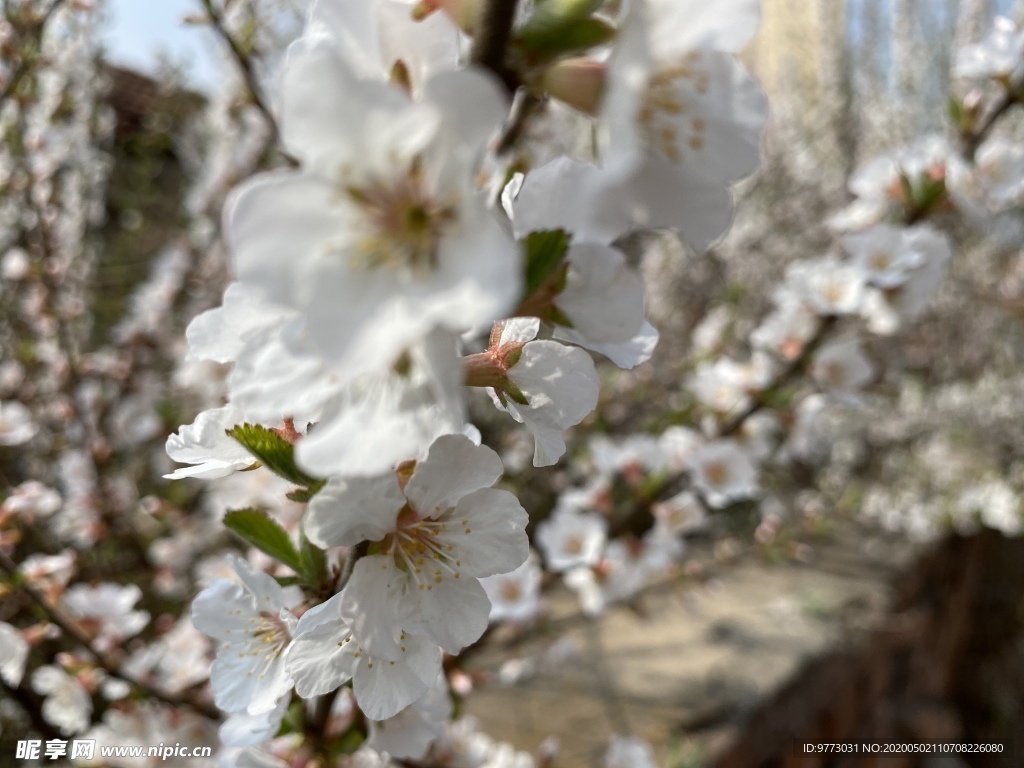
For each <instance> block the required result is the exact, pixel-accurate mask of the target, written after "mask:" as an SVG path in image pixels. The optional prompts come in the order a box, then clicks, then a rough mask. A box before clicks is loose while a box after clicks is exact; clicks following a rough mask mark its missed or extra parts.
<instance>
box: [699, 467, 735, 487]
mask: <svg viewBox="0 0 1024 768" xmlns="http://www.w3.org/2000/svg"><path fill="white" fill-rule="evenodd" d="M704 477H706V478H707V479H708V482H709V483H711V484H712V485H723V484H724V483H725V481H726V480H728V479H729V467H728V466H727V465H726V463H725V462H724V461H709V462H708V463H707V464H705V465H704Z"/></svg>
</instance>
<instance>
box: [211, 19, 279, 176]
mask: <svg viewBox="0 0 1024 768" xmlns="http://www.w3.org/2000/svg"><path fill="white" fill-rule="evenodd" d="M200 2H201V3H202V5H203V10H205V11H206V15H207V16H209V18H210V24H211V25H212V26H213V28H214V30H215V31H216V32H217V35H218V36H219V37H220V39H221V40H223V41H224V43H225V44H226V45H227V46H228V48H229V49H230V51H231V55H232V57H233V58H234V59H235V63H236V64H237V65H238V69H239V70H240V71H241V73H242V78H243V79H244V80H245V85H246V88H248V89H249V93H250V95H251V96H252V100H253V103H254V104H255V105H256V107H257V109H259V111H260V112H261V113H262V114H263V119H264V120H266V122H267V125H268V126H269V127H270V132H271V134H272V135H273V137H274V141H275V143H276V144H277V145H278V146H279V147H280V146H281V131H280V129H279V128H278V125H277V119H276V118H275V117H274V113H273V111H272V110H271V109H270V104H269V103H268V102H267V100H266V98H265V97H264V95H263V89H262V88H261V87H260V83H259V79H258V78H257V77H256V70H255V68H254V67H253V65H252V59H251V58H249V54H248V53H246V52H245V51H243V50H242V46H241V45H239V43H238V41H237V40H236V39H235V37H234V35H232V34H231V32H230V31H228V28H227V24H226V22H225V20H224V16H223V15H222V14H221V12H220V11H219V10H218V9H217V7H216V6H215V5H214V4H213V0H200ZM281 154H282V155H283V156H284V158H285V159H286V160H287V161H288V163H289V164H290V165H298V161H297V160H295V158H293V157H292V156H291V155H289V154H287V152H285V151H284V149H283V148H281Z"/></svg>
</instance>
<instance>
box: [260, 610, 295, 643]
mask: <svg viewBox="0 0 1024 768" xmlns="http://www.w3.org/2000/svg"><path fill="white" fill-rule="evenodd" d="M252 621H253V623H254V624H255V625H256V626H255V627H253V629H252V636H253V639H255V640H259V641H260V642H261V643H266V644H267V645H272V646H281V647H283V646H285V645H286V644H287V643H288V641H289V640H290V639H291V632H289V631H288V625H287V624H285V623H284V622H283V621H282V620H281V617H280V616H278V615H276V614H273V613H270V612H269V611H263V612H261V613H260V614H259V616H258V618H257V619H253V620H252Z"/></svg>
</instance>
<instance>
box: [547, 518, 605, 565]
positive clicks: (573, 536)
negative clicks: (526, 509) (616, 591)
mask: <svg viewBox="0 0 1024 768" xmlns="http://www.w3.org/2000/svg"><path fill="white" fill-rule="evenodd" d="M607 536H608V523H607V522H606V521H605V519H604V518H603V517H601V516H600V515H598V514H595V513H593V512H577V511H575V510H571V509H566V508H556V510H555V513H554V514H553V515H551V517H549V518H548V519H546V520H543V521H541V522H540V523H539V524H538V525H537V533H536V541H537V545H538V546H539V547H540V548H541V550H542V551H543V553H544V562H545V563H546V564H547V567H548V570H550V571H553V572H555V573H560V572H562V571H568V570H570V569H572V568H576V567H579V566H591V565H594V563H596V562H597V561H598V560H599V559H600V557H601V553H602V552H603V551H604V546H605V542H606V541H607Z"/></svg>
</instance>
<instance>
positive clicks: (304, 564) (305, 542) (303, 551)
mask: <svg viewBox="0 0 1024 768" xmlns="http://www.w3.org/2000/svg"><path fill="white" fill-rule="evenodd" d="M299 565H300V568H299V572H300V573H301V574H302V575H303V576H304V577H305V578H306V582H307V583H308V584H309V585H310V586H313V587H320V586H321V585H323V584H324V583H325V582H326V581H327V557H326V555H324V551H323V550H322V549H320V548H319V547H318V546H316V545H315V544H313V543H311V542H310V540H309V539H307V538H306V534H305V533H300V534H299Z"/></svg>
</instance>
